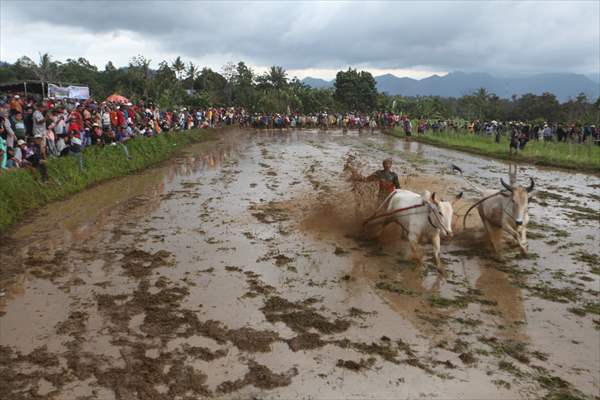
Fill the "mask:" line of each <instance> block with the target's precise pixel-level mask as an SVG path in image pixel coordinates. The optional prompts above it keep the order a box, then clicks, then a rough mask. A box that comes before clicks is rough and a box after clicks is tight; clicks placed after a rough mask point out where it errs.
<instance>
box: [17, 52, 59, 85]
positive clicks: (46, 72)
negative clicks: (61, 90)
mask: <svg viewBox="0 0 600 400" xmlns="http://www.w3.org/2000/svg"><path fill="white" fill-rule="evenodd" d="M17 64H19V65H21V66H22V67H24V68H26V69H28V70H30V71H31V72H32V73H33V74H34V75H35V76H36V78H38V79H39V80H40V81H42V82H43V83H47V82H50V81H55V80H56V79H58V75H59V72H60V71H59V69H58V67H59V63H58V62H56V61H52V56H51V55H50V54H48V53H44V54H40V61H39V63H38V64H36V63H35V61H33V60H32V59H31V58H29V57H27V56H23V57H21V58H20V59H19V60H17Z"/></svg>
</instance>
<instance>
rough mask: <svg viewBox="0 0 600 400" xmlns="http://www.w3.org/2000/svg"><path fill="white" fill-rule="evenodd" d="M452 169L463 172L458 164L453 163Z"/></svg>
mask: <svg viewBox="0 0 600 400" xmlns="http://www.w3.org/2000/svg"><path fill="white" fill-rule="evenodd" d="M452 170H453V171H457V172H459V173H460V174H461V175H462V173H463V170H462V169H461V168H460V167H459V166H458V165H456V164H452Z"/></svg>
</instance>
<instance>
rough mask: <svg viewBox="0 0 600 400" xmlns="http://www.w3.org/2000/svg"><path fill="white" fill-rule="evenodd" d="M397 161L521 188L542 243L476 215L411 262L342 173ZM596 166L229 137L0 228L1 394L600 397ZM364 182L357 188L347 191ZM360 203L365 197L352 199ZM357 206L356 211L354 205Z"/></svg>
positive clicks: (440, 174)
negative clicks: (506, 235)
mask: <svg viewBox="0 0 600 400" xmlns="http://www.w3.org/2000/svg"><path fill="white" fill-rule="evenodd" d="M348 153H352V154H354V156H355V157H356V159H357V160H359V161H360V166H359V168H360V169H361V172H362V173H364V174H366V173H368V172H369V171H372V170H374V169H376V168H377V167H378V164H379V162H380V160H381V159H383V158H386V157H389V156H392V157H393V158H394V160H395V166H394V168H395V169H396V170H397V171H398V172H400V174H401V183H402V185H403V186H404V187H406V188H408V189H412V190H415V191H417V192H420V191H422V190H424V189H429V190H432V191H434V190H435V191H436V192H437V193H440V194H442V195H444V196H445V197H447V198H450V197H451V196H453V195H455V194H457V193H458V192H460V191H464V192H465V197H466V199H464V200H461V201H460V202H459V203H457V204H456V205H455V209H456V212H457V214H458V215H459V216H462V215H463V214H464V212H465V210H466V207H468V205H470V204H472V202H473V199H474V198H475V193H473V192H472V191H471V190H469V187H468V186H467V185H466V184H464V183H463V181H462V180H461V179H460V178H459V177H457V176H455V175H452V174H451V171H450V169H449V165H450V164H451V163H455V164H457V165H460V166H461V167H462V168H463V170H464V171H465V176H467V177H468V178H469V179H471V180H472V181H474V182H476V183H478V184H479V185H481V186H485V187H490V188H499V178H500V177H504V178H505V180H508V179H509V177H512V179H516V180H517V181H518V182H527V181H526V178H527V177H530V176H531V177H534V178H535V180H536V185H537V188H538V193H537V195H536V196H535V197H534V200H532V203H531V205H530V215H531V221H532V223H531V226H530V254H529V256H528V257H526V258H524V257H521V256H519V255H518V254H517V252H516V251H515V250H514V249H511V248H510V247H509V248H508V249H507V251H506V252H505V254H504V255H503V257H495V256H493V255H492V252H491V249H490V246H489V245H488V243H487V242H486V240H485V238H484V237H483V235H482V232H481V227H480V225H479V223H478V220H477V217H476V216H471V217H469V219H468V224H467V228H466V229H463V228H462V224H461V223H460V220H461V219H462V218H457V219H456V222H455V227H454V230H455V237H454V239H453V240H451V241H445V242H443V243H442V258H443V261H444V271H445V274H443V275H442V274H441V273H440V272H438V271H437V270H436V269H435V268H434V267H433V265H432V263H431V252H430V246H429V245H426V244H423V246H422V248H423V252H424V261H425V262H424V265H423V266H420V267H419V266H416V265H415V264H414V263H413V262H412V261H411V260H410V259H409V257H408V256H407V255H408V251H407V250H408V249H407V245H406V243H405V241H404V240H403V239H402V235H401V232H400V231H399V230H398V228H394V227H388V228H386V230H385V231H384V233H383V235H382V236H381V237H380V238H379V239H374V238H372V237H365V236H364V235H361V234H360V229H359V227H360V221H361V218H362V217H364V215H367V214H368V212H369V206H370V205H371V204H372V203H373V201H372V200H373V199H372V197H373V195H374V191H373V188H371V187H369V186H361V187H359V188H358V189H359V190H360V193H361V195H357V192H356V190H354V191H353V190H351V189H352V188H353V186H352V185H351V184H350V183H348V181H347V180H346V178H347V176H346V175H345V174H344V173H343V171H342V169H343V166H344V159H345V156H346V155H347V154H348ZM598 188H600V179H598V178H597V177H593V176H588V175H579V174H572V173H566V172H559V171H555V170H544V169H540V168H535V167H531V166H518V167H515V166H510V165H508V164H505V163H500V162H496V161H492V160H487V159H482V158H479V157H473V156H469V155H465V154H463V153H459V152H454V151H448V150H442V149H437V148H434V147H430V146H426V145H422V144H418V143H410V142H403V141H399V140H396V139H393V138H390V137H387V136H382V135H377V134H376V135H358V134H355V133H350V134H342V133H341V132H335V131H333V132H331V131H330V132H327V133H323V132H317V131H302V132H298V131H289V132H276V131H261V132H249V131H239V132H234V131H232V132H229V133H226V134H225V135H224V136H222V137H221V138H220V139H219V140H218V141H216V142H212V143H206V144H202V145H198V146H196V147H193V148H190V149H189V150H188V151H186V152H185V153H183V154H181V155H180V156H178V157H177V158H175V159H173V160H172V161H171V162H169V163H167V164H165V165H163V166H161V167H158V168H154V169H151V170H148V171H145V172H143V173H141V174H138V175H133V176H129V177H125V178H123V179H118V180H115V181H111V182H109V183H106V184H103V185H100V186H98V187H95V188H92V189H90V190H88V191H86V192H84V193H81V194H79V195H76V196H73V197H71V198H70V199H68V200H66V201H63V202H58V203H54V204H52V205H51V206H49V207H47V208H45V209H43V210H41V211H40V212H39V213H38V214H37V215H35V216H33V217H32V218H31V219H30V220H29V221H27V222H25V223H23V224H22V225H21V226H19V227H18V228H15V230H14V231H13V232H11V233H10V234H9V235H7V236H6V237H4V238H3V239H2V251H1V254H0V265H2V267H1V268H0V289H1V293H2V296H1V297H0V398H7V399H29V398H48V399H73V398H90V399H97V398H98V399H138V398H139V399H163V398H164V399H170V398H203V397H215V398H248V397H252V396H256V397H259V398H296V397H299V398H374V399H376V398H377V399H378V398H422V397H426V398H430V397H438V398H472V399H482V398H494V399H496V398H511V399H512V398H539V397H542V396H544V395H546V394H551V395H555V396H557V395H561V394H563V395H564V394H571V395H574V396H579V397H582V398H586V397H593V396H596V395H597V394H598V392H599V390H600V381H599V379H598V370H599V369H600V353H599V351H600V350H599V346H598V342H599V339H600V330H599V327H600V315H598V314H599V313H600V310H599V306H598V293H599V292H598V290H599V283H600V281H599V276H600V275H599V274H600V271H599V265H598V257H599V255H598V250H597V244H598V239H599V237H598V215H599V214H598V213H599V207H600V197H599V196H598ZM355 189H356V188H355ZM359 200H360V202H358V203H357V201H359ZM357 204H359V206H357Z"/></svg>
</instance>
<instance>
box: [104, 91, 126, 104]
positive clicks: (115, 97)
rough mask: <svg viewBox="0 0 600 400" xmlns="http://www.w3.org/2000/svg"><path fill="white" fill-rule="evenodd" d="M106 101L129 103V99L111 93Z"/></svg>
mask: <svg viewBox="0 0 600 400" xmlns="http://www.w3.org/2000/svg"><path fill="white" fill-rule="evenodd" d="M106 101H110V102H111V103H120V104H126V103H129V99H128V98H127V97H124V96H121V95H120V94H116V93H115V94H112V95H110V96H108V97H107V98H106Z"/></svg>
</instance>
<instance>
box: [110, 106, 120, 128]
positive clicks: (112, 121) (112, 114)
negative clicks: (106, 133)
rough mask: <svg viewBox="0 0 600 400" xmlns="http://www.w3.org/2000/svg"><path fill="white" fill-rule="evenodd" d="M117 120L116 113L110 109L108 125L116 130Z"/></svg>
mask: <svg viewBox="0 0 600 400" xmlns="http://www.w3.org/2000/svg"><path fill="white" fill-rule="evenodd" d="M118 122H119V119H118V117H117V111H116V110H115V109H114V108H111V109H110V124H111V125H112V126H113V127H114V128H116V127H117V125H118Z"/></svg>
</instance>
